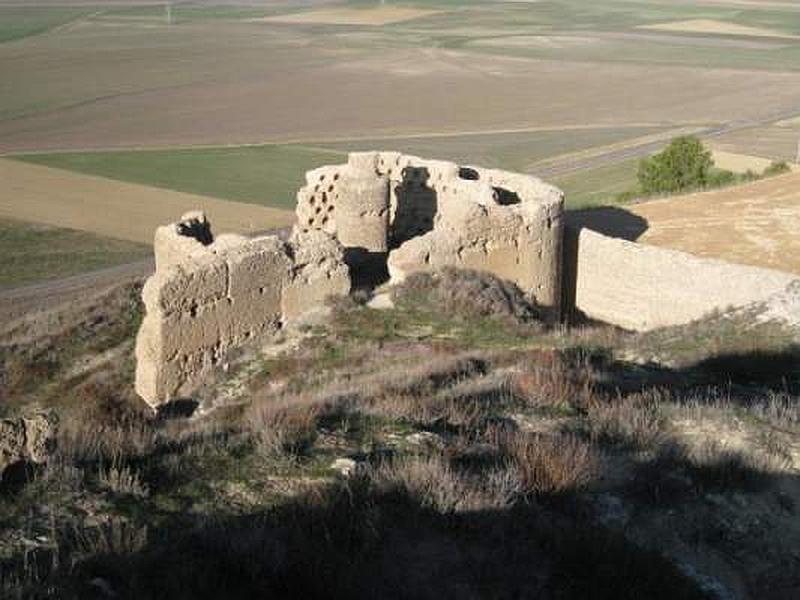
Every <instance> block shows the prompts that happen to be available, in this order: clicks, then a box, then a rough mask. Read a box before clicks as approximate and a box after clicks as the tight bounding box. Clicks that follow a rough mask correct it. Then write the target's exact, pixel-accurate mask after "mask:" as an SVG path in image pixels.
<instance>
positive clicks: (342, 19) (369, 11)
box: [257, 5, 441, 25]
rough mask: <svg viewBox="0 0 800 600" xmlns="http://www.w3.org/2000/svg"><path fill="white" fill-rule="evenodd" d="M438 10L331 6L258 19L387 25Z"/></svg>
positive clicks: (408, 7) (432, 13) (282, 21)
mask: <svg viewBox="0 0 800 600" xmlns="http://www.w3.org/2000/svg"><path fill="white" fill-rule="evenodd" d="M439 12H441V11H438V10H426V9H424V8H413V7H410V6H386V5H384V6H375V7H372V8H346V7H342V8H329V9H323V10H312V11H308V12H300V13H291V14H288V15H278V16H277V17H266V18H264V19H257V21H262V22H273V23H297V24H302V23H319V24H323V25H387V24H389V23H400V22H402V21H410V20H412V19H417V18H419V17H427V16H430V15H435V14H438V13H439Z"/></svg>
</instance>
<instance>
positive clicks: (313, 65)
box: [0, 0, 800, 153]
mask: <svg viewBox="0 0 800 600" xmlns="http://www.w3.org/2000/svg"><path fill="white" fill-rule="evenodd" d="M421 6H422V7H423V8H431V9H432V10H444V12H441V13H439V14H432V15H429V16H423V17H421V18H419V19H414V20H412V21H407V22H402V23H394V24H386V25H383V26H373V25H365V26H359V25H347V26H341V25H319V24H289V23H274V22H272V23H266V22H252V18H253V17H252V16H250V14H249V13H248V12H247V11H244V12H242V13H240V12H237V11H238V10H239V9H238V8H237V9H236V10H234V9H233V7H232V8H231V9H230V10H229V9H227V8H226V9H225V10H222V9H219V11H217V9H214V10H212V9H211V7H207V10H206V9H203V10H198V11H196V12H194V13H192V12H186V13H185V15H186V16H185V20H181V19H183V18H184V17H182V18H181V19H179V20H178V21H177V22H175V23H173V24H172V25H170V24H168V23H167V22H166V21H165V20H164V19H161V18H159V17H158V15H159V11H160V10H161V9H160V8H158V7H152V8H147V11H149V12H152V15H149V14H145V15H141V16H144V17H147V18H148V19H150V20H146V21H145V22H138V21H137V20H136V19H131V18H129V17H132V16H137V13H136V12H135V11H134V12H125V13H124V14H120V13H115V12H104V13H103V14H101V15H96V16H87V17H86V18H82V19H81V20H80V22H79V23H77V24H74V26H73V25H71V26H69V27H64V28H58V29H56V30H50V31H49V32H47V34H46V35H31V36H28V37H25V38H23V39H19V40H17V41H15V42H13V43H8V44H0V72H2V73H3V78H2V81H0V151H4V152H7V153H8V152H24V151H40V150H48V149H49V150H56V149H59V150H60V149H74V150H86V149H98V148H107V147H108V146H112V145H113V146H115V147H118V148H122V147H127V148H130V147H154V146H174V145H195V144H242V143H264V142H267V141H269V142H298V141H307V140H320V139H331V138H344V139H347V138H352V137H356V136H358V137H386V136H392V135H395V136H400V137H403V136H407V135H409V134H419V133H424V132H430V131H438V132H450V133H457V132H459V131H465V130H469V131H480V130H486V131H489V130H497V129H512V128H534V127H540V128H543V127H544V128H549V129H559V128H566V127H569V126H575V125H581V124H587V123H588V124H602V125H604V126H607V127H621V126H624V125H626V124H628V123H632V122H636V123H657V124H660V125H662V126H665V127H668V126H673V127H677V126H683V125H691V124H695V125H696V124H707V123H709V122H714V123H719V122H723V123H724V122H730V121H734V120H736V121H745V122H748V121H758V120H760V119H763V118H765V117H766V116H769V115H773V114H776V113H783V112H786V111H787V110H789V109H790V108H792V107H795V108H796V107H797V106H798V105H800V73H797V70H798V69H800V40H792V39H786V40H784V39H778V40H773V39H771V38H760V37H752V36H751V37H747V36H744V37H732V36H727V37H726V36H720V35H716V34H713V35H712V34H708V35H705V34H696V33H692V34H685V33H681V32H669V33H667V32H656V31H648V30H642V29H638V27H639V26H640V25H647V24H651V23H656V24H657V23H666V22H671V21H681V20H684V21H685V20H687V19H691V18H714V19H717V20H725V21H730V22H734V23H737V24H739V25H742V26H751V27H762V28H763V27H768V28H770V29H774V30H776V31H779V32H781V33H782V34H785V35H787V36H792V35H796V34H798V33H800V32H798V31H796V29H798V27H797V26H796V21H797V20H796V19H794V22H795V24H793V20H792V18H789V17H786V15H783V14H782V12H781V11H780V10H776V9H770V11H759V10H755V9H753V10H747V11H745V10H736V9H727V8H723V7H695V6H687V5H681V6H673V5H671V4H670V5H660V4H659V5H655V4H654V3H652V2H620V1H618V0H600V1H598V2H593V3H587V2H585V1H584V0H580V1H577V0H562V1H561V2H558V3H553V2H540V3H529V4H519V3H517V4H514V3H496V2H480V1H479V2H475V3H470V4H469V5H463V4H461V5H455V6H454V5H453V4H450V5H449V6H448V5H447V3H445V2H440V3H437V2H433V1H431V2H423V3H422V5H421ZM137 10H139V11H141V10H144V9H137ZM175 10H176V11H177V13H176V14H181V11H182V10H183V9H182V8H180V7H178V8H176V9H175ZM259 10H260V9H259ZM269 10H270V11H275V12H276V13H279V12H281V11H283V12H291V11H292V10H296V9H293V8H289V7H285V8H284V9H280V8H279V7H274V6H272V7H270V8H269ZM147 11H146V12H147ZM187 11H188V9H187ZM732 13H735V14H732ZM791 14H792V15H795V14H797V13H796V12H795V13H791ZM784 17H785V18H784ZM0 19H2V15H1V14H0ZM487 41H491V44H490V46H487V45H486V44H487ZM209 57H213V60H209ZM640 63H644V64H640ZM154 65H157V68H155V67H154ZM781 71H784V72H781Z"/></svg>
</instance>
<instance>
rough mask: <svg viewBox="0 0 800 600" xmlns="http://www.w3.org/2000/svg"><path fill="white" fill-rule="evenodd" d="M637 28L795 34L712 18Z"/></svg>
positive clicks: (776, 35)
mask: <svg viewBox="0 0 800 600" xmlns="http://www.w3.org/2000/svg"><path fill="white" fill-rule="evenodd" d="M639 29H650V30H653V31H677V32H680V33H712V34H717V35H746V36H749V37H769V38H778V39H787V40H794V39H798V38H797V36H793V35H786V34H783V33H780V32H777V31H773V30H771V29H766V28H763V27H748V26H747V25H738V24H736V23H727V22H725V21H715V20H714V19H689V20H687V21H673V22H670V23H657V24H655V25H640V26H639Z"/></svg>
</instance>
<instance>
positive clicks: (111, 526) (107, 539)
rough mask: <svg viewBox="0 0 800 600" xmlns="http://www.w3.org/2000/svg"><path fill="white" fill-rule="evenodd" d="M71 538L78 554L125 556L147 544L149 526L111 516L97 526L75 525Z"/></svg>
mask: <svg viewBox="0 0 800 600" xmlns="http://www.w3.org/2000/svg"><path fill="white" fill-rule="evenodd" d="M71 538H72V539H71V540H69V541H67V544H69V545H70V546H73V547H74V549H75V553H76V555H78V556H80V555H83V556H86V557H90V558H94V557H98V556H102V555H116V556H124V555H131V554H135V553H137V552H140V551H142V550H143V549H144V548H145V547H146V546H147V538H148V529H147V526H146V525H144V526H137V525H135V524H133V523H130V522H128V521H127V520H125V519H122V518H111V519H109V520H108V521H105V522H103V523H101V524H100V525H99V526H97V527H75V528H74V529H73V531H72V535H71Z"/></svg>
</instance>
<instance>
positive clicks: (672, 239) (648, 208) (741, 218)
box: [630, 173, 800, 274]
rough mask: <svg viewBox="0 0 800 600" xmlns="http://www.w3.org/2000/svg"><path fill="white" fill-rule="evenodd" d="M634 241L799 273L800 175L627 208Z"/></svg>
mask: <svg viewBox="0 0 800 600" xmlns="http://www.w3.org/2000/svg"><path fill="white" fill-rule="evenodd" d="M630 211H631V212H632V213H634V215H638V216H639V217H641V218H643V219H645V220H646V221H647V229H646V231H645V232H644V233H643V234H642V235H641V236H640V237H639V238H638V241H640V242H644V243H647V244H653V245H656V246H665V247H669V248H676V249H678V250H683V251H685V252H691V253H692V254H696V255H698V256H706V257H711V258H721V259H724V260H729V261H733V262H739V263H743V264H749V265H755V266H759V267H767V268H771V269H778V270H782V271H789V272H791V273H798V274H800V235H798V231H800V173H791V174H788V175H782V176H780V177H774V178H771V179H766V180H763V181H758V182H755V183H751V184H748V185H742V186H737V187H734V188H729V189H723V190H715V191H712V192H703V193H698V194H690V195H687V196H677V197H673V198H665V199H663V200H654V201H652V202H645V203H642V204H638V205H635V206H633V207H631V208H630Z"/></svg>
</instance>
